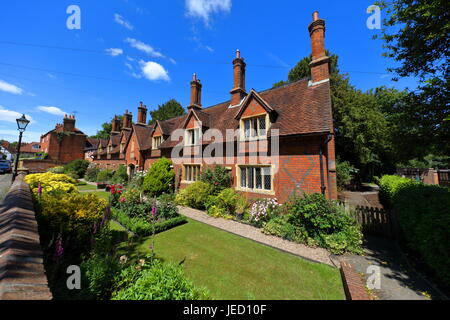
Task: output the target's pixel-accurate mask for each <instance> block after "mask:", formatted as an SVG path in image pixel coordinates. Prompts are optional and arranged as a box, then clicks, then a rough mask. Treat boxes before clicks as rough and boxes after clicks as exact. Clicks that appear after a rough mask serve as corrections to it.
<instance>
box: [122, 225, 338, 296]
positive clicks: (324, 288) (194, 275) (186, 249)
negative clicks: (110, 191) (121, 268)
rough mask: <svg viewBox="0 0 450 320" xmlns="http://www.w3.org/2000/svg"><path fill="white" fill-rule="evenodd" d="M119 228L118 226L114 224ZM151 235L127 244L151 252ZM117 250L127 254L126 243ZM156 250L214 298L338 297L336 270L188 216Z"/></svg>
mask: <svg viewBox="0 0 450 320" xmlns="http://www.w3.org/2000/svg"><path fill="white" fill-rule="evenodd" d="M115 227H116V228H117V226H115ZM150 241H151V239H150V238H148V237H147V238H143V239H141V240H139V241H137V242H136V243H135V244H134V247H133V248H132V249H131V250H132V252H133V253H132V254H130V255H131V256H132V257H133V256H134V257H136V256H138V255H142V254H145V253H148V252H149V245H150ZM120 250H121V251H122V252H123V253H125V250H126V244H125V243H122V245H121V247H120ZM155 250H156V255H157V256H158V257H160V258H162V259H163V260H165V261H171V262H175V263H180V262H182V261H184V262H183V265H184V269H185V271H186V274H187V275H188V277H189V278H191V279H192V280H193V281H194V283H195V284H196V285H198V286H202V287H205V288H207V289H208V290H209V292H210V294H211V297H212V298H213V299H230V300H235V299H244V300H252V299H258V300H259V299H262V300H269V299H274V300H288V299H289V300H318V299H320V300H322V299H324V300H327V299H331V300H337V299H339V300H342V299H344V298H345V296H344V290H343V287H342V281H341V277H340V273H339V270H338V269H336V268H332V267H330V266H327V265H324V264H318V263H313V262H310V261H307V260H304V259H301V258H299V257H297V256H294V255H291V254H288V253H285V252H282V251H279V250H276V249H274V248H271V247H268V246H265V245H262V244H259V243H257V242H254V241H251V240H248V239H245V238H242V237H239V236H237V235H234V234H231V233H228V232H225V231H222V230H219V229H217V228H214V227H211V226H208V225H206V224H203V223H200V222H197V221H193V220H190V219H189V222H188V223H187V224H184V225H182V226H178V227H176V228H174V229H171V230H168V231H165V232H163V233H160V234H158V235H156V237H155Z"/></svg>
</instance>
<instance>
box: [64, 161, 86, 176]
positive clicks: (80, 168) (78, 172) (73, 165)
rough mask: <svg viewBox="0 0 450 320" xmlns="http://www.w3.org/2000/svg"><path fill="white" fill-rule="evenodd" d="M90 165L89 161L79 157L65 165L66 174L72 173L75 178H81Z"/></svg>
mask: <svg viewBox="0 0 450 320" xmlns="http://www.w3.org/2000/svg"><path fill="white" fill-rule="evenodd" d="M88 166H89V161H87V160H82V159H77V160H74V161H72V162H70V163H68V164H66V165H65V166H64V171H65V173H66V174H72V175H73V177H74V178H75V179H81V178H83V177H84V175H85V173H86V170H87V168H88Z"/></svg>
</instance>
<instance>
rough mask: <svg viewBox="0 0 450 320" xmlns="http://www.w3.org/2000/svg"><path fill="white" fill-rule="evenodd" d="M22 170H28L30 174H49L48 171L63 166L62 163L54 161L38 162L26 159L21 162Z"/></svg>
mask: <svg viewBox="0 0 450 320" xmlns="http://www.w3.org/2000/svg"><path fill="white" fill-rule="evenodd" d="M19 162H20V166H19V167H20V168H22V169H27V170H28V172H30V173H42V172H47V170H48V169H50V168H54V167H57V166H61V165H63V164H62V163H60V162H56V161H53V160H36V159H24V160H20V161H19Z"/></svg>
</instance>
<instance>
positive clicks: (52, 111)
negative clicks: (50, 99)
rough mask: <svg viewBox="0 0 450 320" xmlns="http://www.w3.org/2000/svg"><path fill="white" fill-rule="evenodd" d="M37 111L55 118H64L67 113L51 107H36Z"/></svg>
mask: <svg viewBox="0 0 450 320" xmlns="http://www.w3.org/2000/svg"><path fill="white" fill-rule="evenodd" d="M37 109H38V110H41V111H44V112H47V113H50V114H54V115H56V116H64V115H65V114H67V112H64V111H62V110H61V109H60V108H58V107H51V106H48V107H47V106H38V107H37Z"/></svg>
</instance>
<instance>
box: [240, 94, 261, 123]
mask: <svg viewBox="0 0 450 320" xmlns="http://www.w3.org/2000/svg"><path fill="white" fill-rule="evenodd" d="M265 113H266V110H265V109H264V108H263V107H261V105H260V104H259V103H258V102H257V101H256V100H255V99H254V98H252V99H251V100H250V102H249V104H248V105H247V107H246V108H245V110H244V112H243V113H242V116H241V117H242V118H245V117H251V116H255V115H260V114H265Z"/></svg>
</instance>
